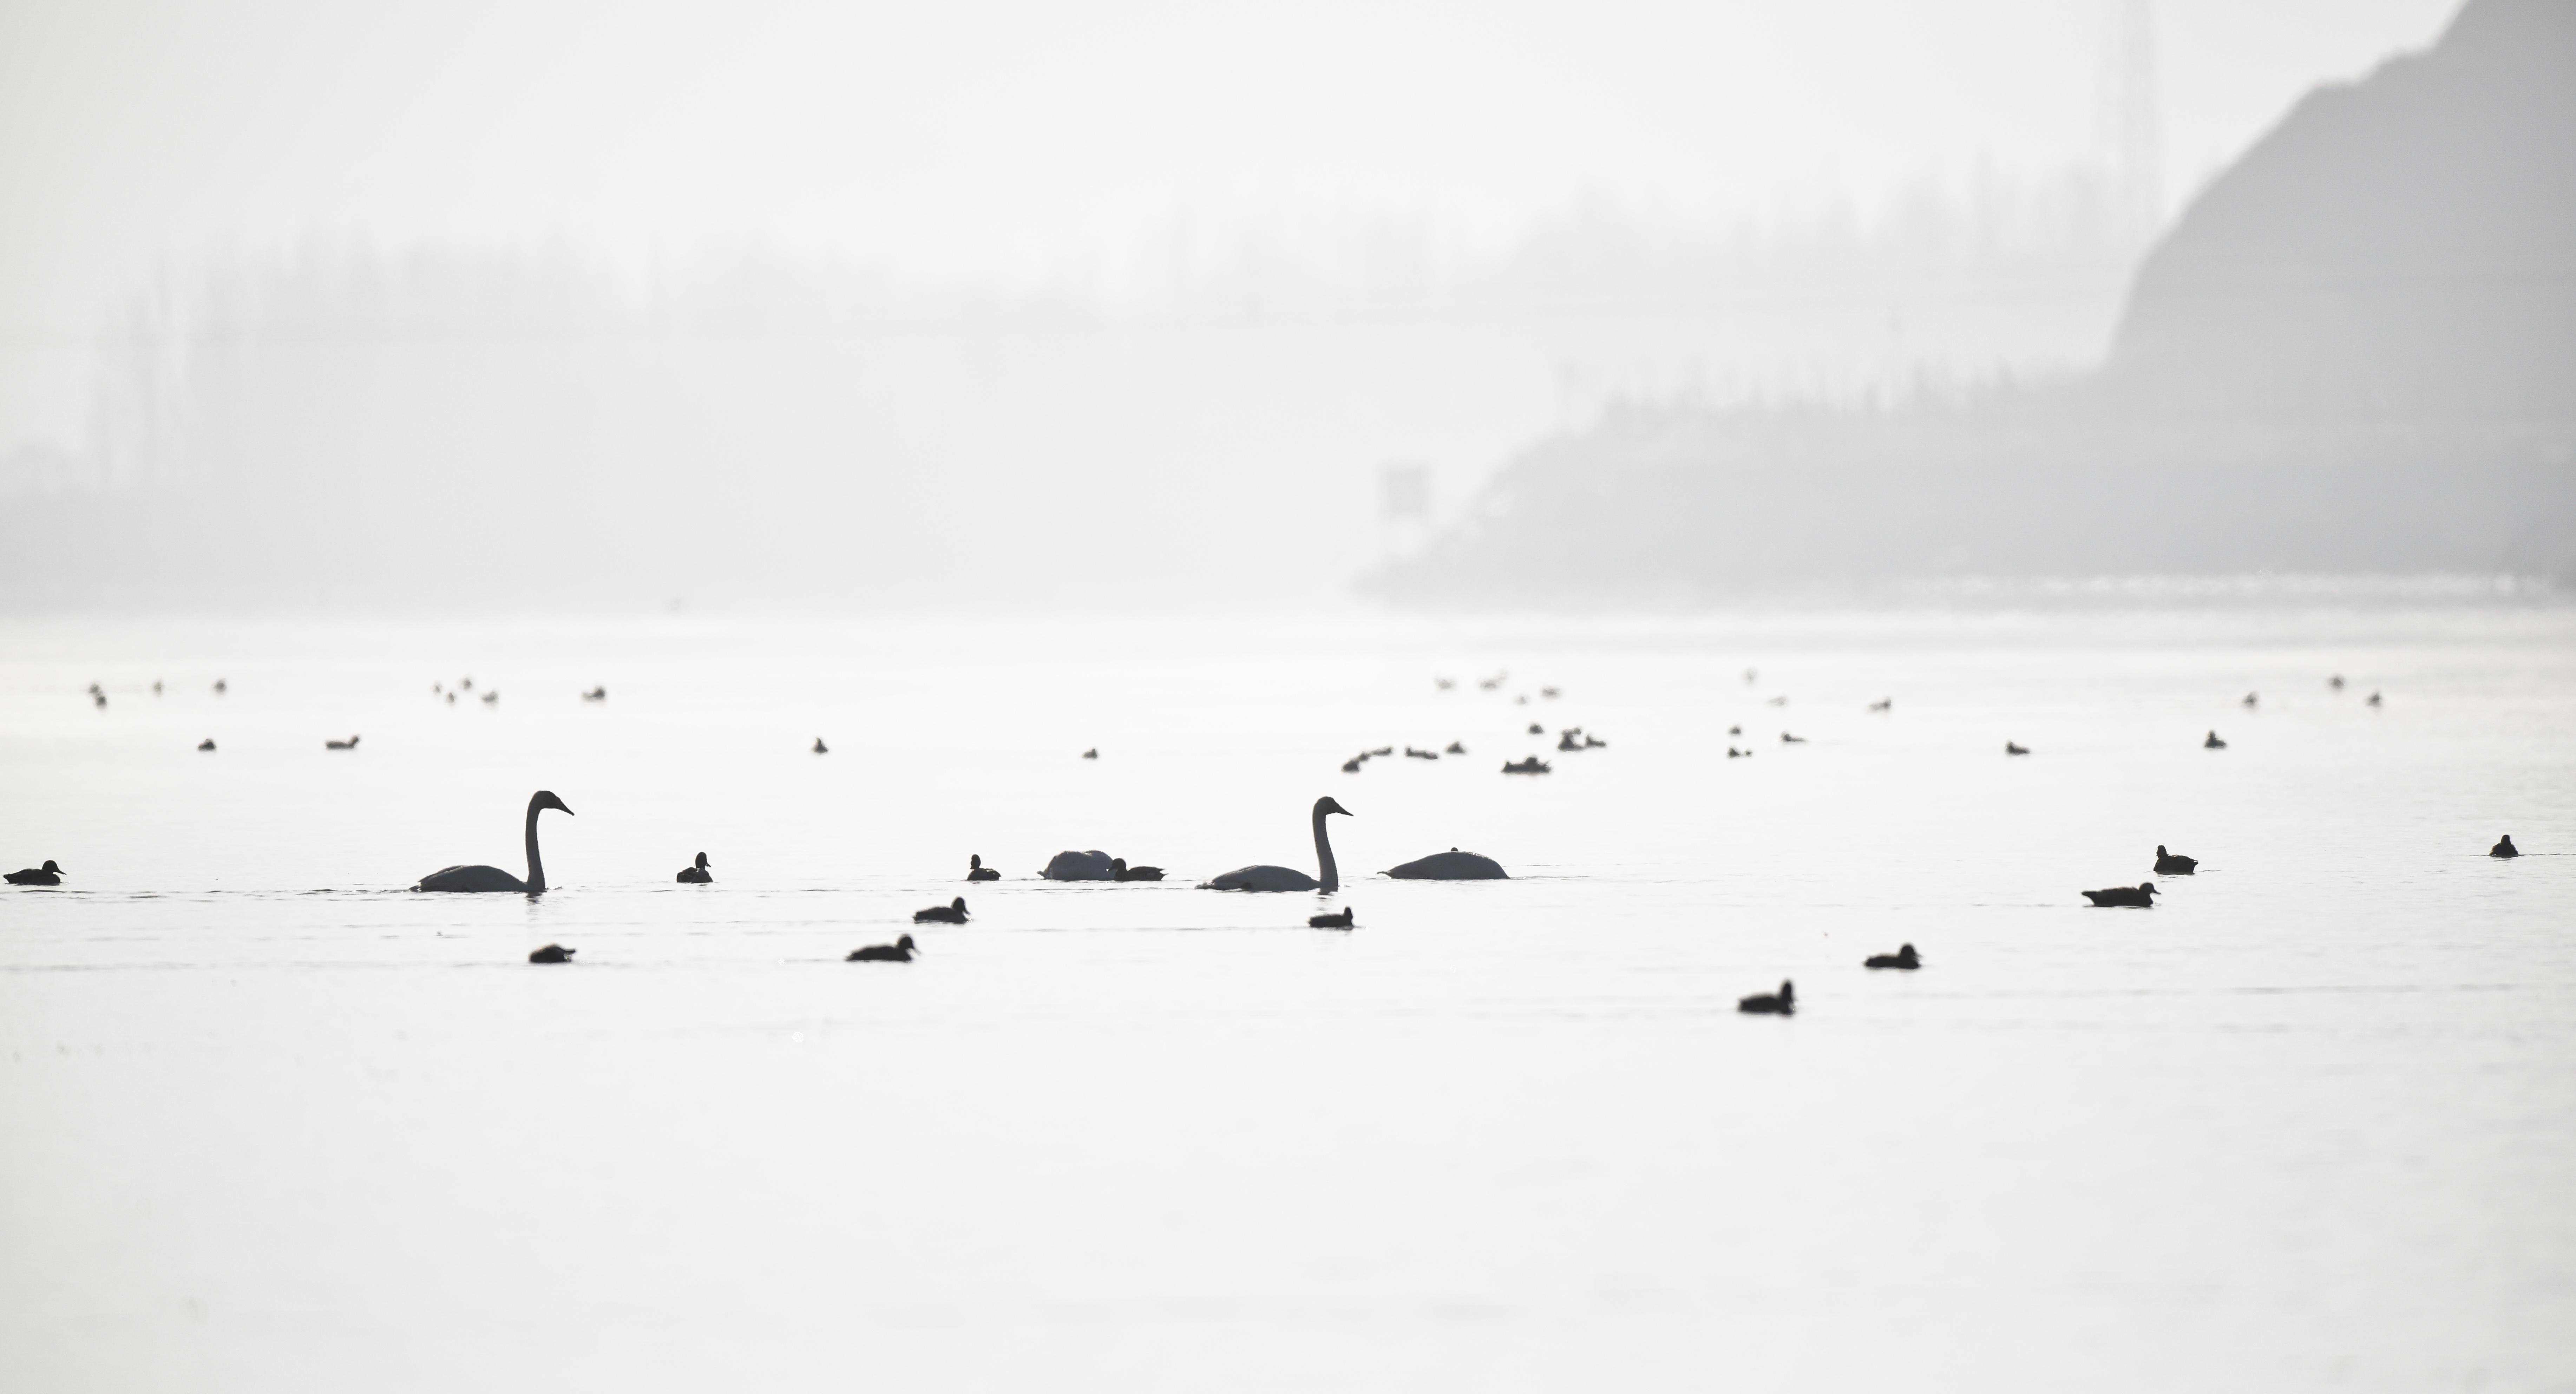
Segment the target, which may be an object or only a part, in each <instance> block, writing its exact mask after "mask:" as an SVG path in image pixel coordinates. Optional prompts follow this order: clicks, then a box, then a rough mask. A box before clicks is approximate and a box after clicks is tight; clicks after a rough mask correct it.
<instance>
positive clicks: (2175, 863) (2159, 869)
mask: <svg viewBox="0 0 2576 1394" xmlns="http://www.w3.org/2000/svg"><path fill="white" fill-rule="evenodd" d="M2199 866H2200V858H2198V857H2177V856H2175V855H2174V854H2173V853H2171V852H2168V851H2166V850H2165V845H2164V844H2163V843H2161V842H2159V843H2157V844H2156V874H2157V875H2158V876H2189V875H2191V874H2192V872H2193V871H2194V870H2195V869H2197V868H2198V867H2199Z"/></svg>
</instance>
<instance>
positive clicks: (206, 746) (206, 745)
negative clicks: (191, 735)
mask: <svg viewBox="0 0 2576 1394" xmlns="http://www.w3.org/2000/svg"><path fill="white" fill-rule="evenodd" d="M197 748H198V749H199V750H212V749H214V748H215V738H214V737H212V736H208V737H206V738H205V739H204V740H201V741H199V742H197Z"/></svg>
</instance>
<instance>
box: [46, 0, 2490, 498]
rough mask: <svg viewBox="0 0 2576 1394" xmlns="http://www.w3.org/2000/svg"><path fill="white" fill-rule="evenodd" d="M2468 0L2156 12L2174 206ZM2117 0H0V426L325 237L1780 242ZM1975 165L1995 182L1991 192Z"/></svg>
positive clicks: (64, 401)
mask: <svg viewBox="0 0 2576 1394" xmlns="http://www.w3.org/2000/svg"><path fill="white" fill-rule="evenodd" d="M2455 9H2456V0H2161V3H2159V4H2158V5H2157V8H2156V16H2157V21H2156V22H2157V26H2158V59H2159V63H2160V69H2161V99H2162V124H2161V134H2162V141H2163V146H2164V165H2165V169H2166V172H2167V173H2166V181H2165V203H2166V205H2167V207H2168V208H2170V207H2171V206H2173V205H2174V204H2175V203H2177V202H2178V201H2179V200H2180V198H2181V197H2183V196H2184V195H2186V194H2187V192H2188V190H2189V189H2190V188H2191V187H2192V186H2193V185H2194V184H2195V183H2196V182H2197V181H2198V180H2199V179H2200V178H2202V177H2204V176H2206V175H2207V174H2208V173H2209V172H2210V171H2212V170H2213V169H2215V168H2216V167H2217V166H2218V165H2220V164H2221V163H2223V162H2224V161H2226V160H2228V159H2230V158H2232V157H2233V156H2234V155H2235V154H2237V153H2238V152H2239V151H2241V150H2242V149H2243V148H2244V147H2245V146H2246V145H2247V144H2248V143H2249V142H2250V141H2252V140H2253V139H2254V138H2255V137H2256V136H2257V135H2259V134H2260V133H2261V131H2262V130H2263V128H2265V127H2266V126H2267V125H2268V124H2269V123H2270V122H2272V121H2273V120H2275V119H2276V118H2277V117H2278V116H2279V115H2280V113H2281V112H2282V111H2283V110H2284V109H2286V107H2287V106H2288V104H2289V103H2290V102H2292V101H2294V100H2295V99H2296V98H2297V96H2298V95H2299V93H2300V92H2302V91H2304V90H2305V89H2306V88H2308V87H2309V86H2311V85H2313V84H2315V83H2317V82H2319V81H2322V80H2328V79H2333V78H2342V77H2353V76H2358V75H2359V74H2361V73H2363V72H2365V71H2367V70H2368V68H2369V67H2370V66H2372V65H2373V64H2374V63H2376V62H2377V61H2378V60H2380V59H2381V58H2383V57H2385V56H2387V55H2388V54H2390V53H2392V52H2394V51H2397V50H2399V49H2403V48H2410V47H2416V46H2420V45H2422V44H2424V43H2426V42H2428V41H2429V40H2430V39H2432V38H2433V37H2434V36H2435V35H2436V34H2437V33H2438V32H2439V30H2440V28H2441V26H2442V25H2443V23H2444V22H2446V21H2447V19H2448V18H2449V16H2450V14H2451V13H2452V12H2453V11H2454V10H2455ZM2109 13H2110V3H2109V0H1956V2H1955V3H1949V4H1942V5H1924V4H1920V3H1909V2H1908V0H1815V2H1814V3H1802V4H1795V5H1786V4H1777V3H1700V4H1680V3H1658V2H1657V0H1642V2H1640V0H1630V2H1628V3H1591V4H1585V5H1581V6H1574V5H1555V6H1539V5H1525V4H1508V3H1493V0H1481V2H1480V3H1473V4H1470V3H1463V2H1460V3H1446V2H1441V3H1416V4H1400V3H1395V4H1391V3H1384V2H1383V0H1372V2H1371V3H1367V4H1356V3H1344V0H1304V3H1299V4H1296V5H1269V6H1253V5H1238V4H1211V3H1199V4H1188V5H1182V4H1158V3H1142V2H1138V0H1115V2H1113V3H1089V4H1074V5H1065V4H1036V3H1017V2H1015V0H979V2H978V0H970V2H969V3H956V4H947V5H936V6H930V5H906V6H884V5H831V6H826V5H811V4H775V3H760V2H759V0H732V2H731V3H726V4H722V5H717V4H686V3H680V4H674V3H660V4H656V3H650V2H649V0H644V2H640V3H639V2H638V0H621V3H615V4H610V3H604V2H602V0H510V2H509V3H498V2H497V0H448V3H443V4H440V5H436V6H428V5H420V6H411V7H396V6H350V5H345V4H338V3H322V2H320V0H237V2H236V3H230V4H215V5H202V4H175V3H168V4H165V3H149V2H148V0H147V2H137V0H79V3H47V2H45V0H5V3H0V191H5V207H6V209H7V216H6V217H5V218H0V448H5V447H6V446H7V445H8V444H9V443H11V442H12V441H15V440H21V439H27V438H34V437H51V438H55V439H59V440H63V441H64V442H65V443H76V437H77V434H78V431H79V429H80V425H79V423H80V420H81V410H82V407H83V399H84V396H85V393H86V380H85V378H86V371H87V370H86V366H85V364H86V353H87V348H86V343H87V340H88V339H89V337H90V336H92V335H93V334H95V333H96V331H97V330H98V327H99V325H100V323H101V317H102V315H103V314H104V313H105V312H106V311H107V310H109V309H110V308H111V307H113V306H114V305H115V304H116V303H117V302H118V300H119V298H120V297H123V296H127V295H130V294H131V293H132V292H133V290H134V288H135V287H137V286H138V285H140V284H142V283H143V282H144V280H145V279H146V277H147V276H149V275H150V273H151V271H152V269H153V267H154V266H155V265H156V263H157V264H160V265H165V266H166V265H184V264H186V263H187V261H188V260H189V259H190V258H192V257H202V256H204V255H206V254H207V253H209V252H210V251H216V250H224V249H231V250H242V249H258V248H265V247H277V246H286V245H292V244H295V243H297V242H299V241H305V240H310V239H317V238H318V239H336V240H341V241H349V242H359V243H364V244H367V245H372V246H376V247H380V248H400V247H406V246H418V245H427V244H448V245H455V244H466V245H474V246H485V247H490V246H502V247H513V246H527V245H535V244H554V245H557V246H570V247H574V248H578V249H582V250H585V251H591V252H596V253H599V254H603V255H607V256H612V257H616V258H619V259H621V260H622V261H625V262H628V263H630V264H633V263H638V262H641V261H644V260H647V259H651V258H656V257H662V258H668V257H679V256H686V255H688V254H690V253H691V252H693V251H696V250H699V249H703V248H708V247H720V248H721V247H743V246H757V247H764V248H772V249H777V250H782V251H787V252H792V253H822V254H828V255H832V256H836V257H841V258H846V259H848V260H852V261H856V262H860V263H864V264H869V265H874V266H879V267H884V268H888V269H891V270H893V271H896V272H898V273H903V274H910V275H918V276H925V277H936V278H941V279H963V280H971V281H1001V282H1026V281H1029V280H1032V279H1039V278H1057V279H1064V278H1072V279H1077V280H1085V281H1096V282H1099V283H1102V284H1105V285H1110V286H1115V285H1117V284H1120V283H1122V282H1125V281H1128V280H1132V279H1134V278H1136V277H1138V276H1140V275H1147V276H1150V275H1152V274H1154V273H1155V271H1156V268H1158V267H1167V266H1168V265H1169V263H1170V261H1171V258H1172V255H1173V253H1172V249H1173V248H1174V247H1175V246H1179V245H1192V246H1206V245H1223V244H1226V243H1228V242H1229V241H1240V240H1242V239H1245V238H1251V237H1258V238H1262V239H1267V240H1270V241H1273V242H1278V243H1284V244H1287V245H1288V246H1290V247H1292V248H1293V247H1295V246H1298V245H1300V244H1311V245H1316V246H1325V245H1329V244H1331V243H1333V242H1334V240H1335V239H1337V238H1339V239H1347V238H1348V237H1350V236H1351V235H1352V234H1354V233H1355V232H1357V231H1362V230H1367V229H1373V228H1394V229H1396V230H1398V231H1400V232H1402V233H1404V234H1405V235H1408V236H1413V237H1418V238H1420V239H1421V240H1422V241H1423V242H1424V243H1426V244H1427V245H1429V246H1431V247H1433V248H1435V249H1440V250H1444V251H1447V252H1449V253H1452V254H1459V255H1473V254H1475V253H1476V252H1477V251H1479V250H1482V249H1489V248H1492V247H1495V246H1499V245H1501V244H1504V243H1506V242H1508V241H1509V240H1510V239H1511V238H1512V237H1513V236H1514V235H1515V234H1516V233H1517V232H1518V231H1519V230H1520V229H1522V228H1524V227H1526V226H1528V225H1529V224H1530V223H1531V221H1532V220H1534V219H1536V218H1540V217H1544V216H1546V215H1548V214H1550V213H1551V212H1555V211H1559V210H1562V209H1564V208H1565V207H1567V206H1568V205H1570V204H1573V203H1575V202H1578V201H1581V200H1586V199H1596V200H1608V201H1610V202H1612V203H1615V204H1617V205H1619V206H1621V207H1623V208H1626V209H1628V210H1631V211H1632V212H1633V213H1634V214H1635V215H1636V216H1639V217H1641V218H1646V219H1651V220H1655V221H1659V222H1663V223H1668V224H1671V225H1674V226H1680V227H1691V226H1702V225H1706V226H1717V225H1723V224H1726V223H1729V222H1731V221H1736V220H1741V219H1746V218H1758V219H1767V220H1771V221H1774V222H1780V221H1786V222H1791V223H1794V222H1795V221H1797V220H1798V219H1800V218H1811V217H1814V216H1816V215H1817V214H1818V211H1819V210H1822V209H1827V208H1831V207H1833V206H1836V205H1847V206H1849V207H1852V208H1855V209H1857V210H1859V211H1860V213H1861V214H1862V215H1863V216H1866V214H1867V211H1868V210H1869V209H1870V208H1871V207H1872V206H1873V205H1874V204H1877V203H1881V202H1884V201H1886V200H1887V199H1889V198H1890V197H1891V196H1893V195H1894V194H1896V193H1898V192H1900V191H1903V190H1905V189H1908V188H1915V187H1920V186H1922V185H1924V184H1926V183H1938V184H1942V185H1944V186H1947V187H1953V188H1957V187H1964V186H1965V185H1967V184H1968V183H1969V182H1971V181H1972V180H1974V179H1976V178H1979V177H1985V178H1989V179H1995V180H2002V181H2007V182H2009V181H2014V180H2038V179H2045V178H2048V177H2052V176H2054V175H2056V174H2059V173H2061V172H2063V171H2065V170H2066V169H2068V168H2071V167H2075V166H2079V165H2082V164H2084V163H2086V162H2088V161H2093V160H2095V159H2098V158H2099V156H2100V154H2101V152H2102V149H2103V134H2104V132H2103V125H2102V121H2101V106H2102V94H2103V87H2104V73H2105V68H2106V34H2107V31H2108V27H2109V26H2108V17H2109ZM1981 172H1982V175H1981Z"/></svg>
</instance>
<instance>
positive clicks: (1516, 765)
mask: <svg viewBox="0 0 2576 1394" xmlns="http://www.w3.org/2000/svg"><path fill="white" fill-rule="evenodd" d="M1550 768H1552V767H1551V766H1550V765H1549V764H1548V763H1547V762H1546V761H1545V760H1542V759H1540V758H1538V757H1537V756H1535V755H1533V756H1531V757H1529V758H1528V759H1526V760H1507V761H1504V762H1503V773H1505V774H1545V773H1547V772H1548V770H1549V769H1550Z"/></svg>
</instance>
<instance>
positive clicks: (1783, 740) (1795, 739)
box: [1780, 731, 1807, 745]
mask: <svg viewBox="0 0 2576 1394" xmlns="http://www.w3.org/2000/svg"><path fill="white" fill-rule="evenodd" d="M1806 743H1807V738H1806V737H1804V736H1793V735H1790V734H1789V733H1788V732H1786V731H1783V732H1781V733H1780V744H1782V745H1805V744H1806Z"/></svg>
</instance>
